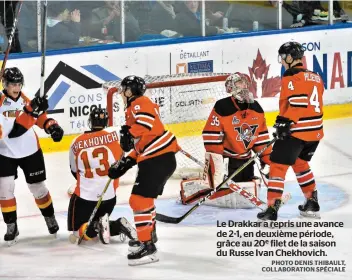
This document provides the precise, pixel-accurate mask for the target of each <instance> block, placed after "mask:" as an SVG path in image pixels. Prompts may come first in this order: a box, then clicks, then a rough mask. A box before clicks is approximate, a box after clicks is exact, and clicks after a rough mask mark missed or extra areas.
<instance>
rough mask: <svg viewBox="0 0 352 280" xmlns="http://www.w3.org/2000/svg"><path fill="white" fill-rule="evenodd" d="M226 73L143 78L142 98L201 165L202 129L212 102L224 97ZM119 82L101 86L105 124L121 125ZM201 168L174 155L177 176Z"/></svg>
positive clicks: (190, 174)
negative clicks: (154, 105)
mask: <svg viewBox="0 0 352 280" xmlns="http://www.w3.org/2000/svg"><path fill="white" fill-rule="evenodd" d="M229 75H230V74H228V73H205V74H203V73H195V74H176V75H165V76H145V77H144V79H145V81H146V84H147V91H146V94H145V95H146V96H148V97H149V98H151V99H152V100H153V101H154V102H155V103H157V104H158V105H159V107H160V116H161V119H162V121H163V123H164V125H165V126H166V128H167V129H168V130H170V131H171V132H173V133H174V134H175V135H176V137H177V141H178V143H179V145H180V146H181V147H182V149H183V150H185V151H187V152H188V153H190V154H191V155H192V156H194V157H195V158H197V159H199V160H200V161H202V162H204V153H205V150H204V145H203V142H202V136H201V133H202V130H203V128H204V125H205V122H206V120H207V118H208V116H209V113H210V112H211V110H212V108H213V106H214V104H215V102H216V101H217V100H218V99H221V98H224V97H227V96H228V95H227V93H226V92H225V80H226V78H227V77H228V76H229ZM120 82H121V81H109V82H106V83H104V84H103V89H104V91H105V93H106V94H107V110H108V112H109V117H110V120H109V125H112V126H121V125H123V124H124V122H125V118H124V105H123V102H122V98H121V97H120V96H119V95H118V94H116V93H117V90H118V88H119V86H120ZM201 171H202V168H201V167H200V166H198V165H197V164H196V163H194V162H193V161H191V160H190V159H188V158H187V157H186V156H184V155H182V154H181V153H178V154H177V171H176V172H175V174H176V175H178V176H179V177H180V176H181V177H190V176H195V175H198V174H199V172H201Z"/></svg>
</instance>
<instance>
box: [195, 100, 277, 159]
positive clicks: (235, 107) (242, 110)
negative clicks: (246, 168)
mask: <svg viewBox="0 0 352 280" xmlns="http://www.w3.org/2000/svg"><path fill="white" fill-rule="evenodd" d="M202 135H203V142H204V146H205V150H206V151H207V152H212V153H216V154H221V155H223V156H224V157H229V158H237V159H246V158H249V157H250V156H251V150H252V149H253V150H254V151H259V150H260V149H262V148H263V146H264V145H266V144H268V143H269V142H270V137H269V133H268V129H267V126H266V121H265V116H264V111H263V109H262V107H261V106H260V105H259V103H258V102H257V101H254V103H251V104H249V103H242V102H239V101H238V100H236V99H235V98H233V97H232V96H231V97H227V98H224V99H221V100H219V101H217V102H216V103H215V106H214V108H213V110H212V112H211V113H210V115H209V118H208V121H207V123H206V125H205V127H204V130H203V133H202ZM270 152H271V147H269V148H268V149H267V150H266V151H265V152H264V153H263V155H262V159H263V161H264V162H266V163H269V154H270Z"/></svg>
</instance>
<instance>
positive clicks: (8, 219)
mask: <svg viewBox="0 0 352 280" xmlns="http://www.w3.org/2000/svg"><path fill="white" fill-rule="evenodd" d="M2 216H3V218H4V222H5V224H12V223H16V221H17V211H16V210H15V211H11V212H2Z"/></svg>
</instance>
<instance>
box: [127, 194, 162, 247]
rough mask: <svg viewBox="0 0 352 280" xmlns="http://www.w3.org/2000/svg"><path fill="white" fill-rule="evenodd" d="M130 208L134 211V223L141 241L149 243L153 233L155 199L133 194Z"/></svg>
mask: <svg viewBox="0 0 352 280" xmlns="http://www.w3.org/2000/svg"><path fill="white" fill-rule="evenodd" d="M130 206H131V208H132V209H133V214H134V223H135V226H136V230H137V236H138V240H139V241H142V242H144V241H149V240H151V238H152V235H151V234H152V231H153V215H155V214H153V213H156V212H155V206H154V198H149V197H143V196H140V195H136V194H131V197H130Z"/></svg>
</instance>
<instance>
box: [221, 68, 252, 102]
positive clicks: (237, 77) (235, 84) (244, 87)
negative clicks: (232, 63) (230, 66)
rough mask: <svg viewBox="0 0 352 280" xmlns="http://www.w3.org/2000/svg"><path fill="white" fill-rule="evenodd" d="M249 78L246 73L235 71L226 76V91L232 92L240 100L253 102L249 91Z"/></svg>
mask: <svg viewBox="0 0 352 280" xmlns="http://www.w3.org/2000/svg"><path fill="white" fill-rule="evenodd" d="M249 86H250V78H249V76H248V75H246V74H243V73H240V72H236V73H235V74H232V75H230V76H228V77H227V79H226V82H225V88H226V92H227V93H229V94H232V95H233V97H235V98H236V99H237V100H239V101H241V102H247V103H253V102H254V97H253V94H252V93H251V92H250V91H249Z"/></svg>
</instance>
